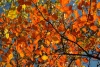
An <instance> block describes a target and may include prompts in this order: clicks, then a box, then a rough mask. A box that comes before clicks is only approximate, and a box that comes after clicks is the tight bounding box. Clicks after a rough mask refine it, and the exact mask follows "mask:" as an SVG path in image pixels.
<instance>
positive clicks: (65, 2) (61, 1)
mask: <svg viewBox="0 0 100 67" xmlns="http://www.w3.org/2000/svg"><path fill="white" fill-rule="evenodd" d="M60 3H61V5H62V6H66V4H68V3H69V0H60Z"/></svg>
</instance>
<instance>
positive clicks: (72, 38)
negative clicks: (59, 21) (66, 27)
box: [67, 34, 76, 41]
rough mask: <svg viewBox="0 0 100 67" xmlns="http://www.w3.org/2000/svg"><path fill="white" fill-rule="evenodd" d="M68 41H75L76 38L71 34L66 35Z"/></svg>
mask: <svg viewBox="0 0 100 67" xmlns="http://www.w3.org/2000/svg"><path fill="white" fill-rule="evenodd" d="M67 37H68V39H69V40H72V41H76V37H75V36H74V35H72V34H67Z"/></svg>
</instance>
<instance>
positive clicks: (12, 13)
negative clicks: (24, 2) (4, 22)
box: [7, 10, 17, 19]
mask: <svg viewBox="0 0 100 67" xmlns="http://www.w3.org/2000/svg"><path fill="white" fill-rule="evenodd" d="M7 16H8V17H9V18H10V19H14V18H16V17H17V10H9V12H8V15H7Z"/></svg>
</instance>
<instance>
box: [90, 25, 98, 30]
mask: <svg viewBox="0 0 100 67" xmlns="http://www.w3.org/2000/svg"><path fill="white" fill-rule="evenodd" d="M90 29H91V30H93V31H97V29H98V28H97V26H95V25H93V26H91V27H90Z"/></svg>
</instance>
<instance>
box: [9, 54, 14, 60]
mask: <svg viewBox="0 0 100 67" xmlns="http://www.w3.org/2000/svg"><path fill="white" fill-rule="evenodd" d="M12 58H13V53H11V54H9V56H8V61H10V60H11V59H12Z"/></svg>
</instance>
